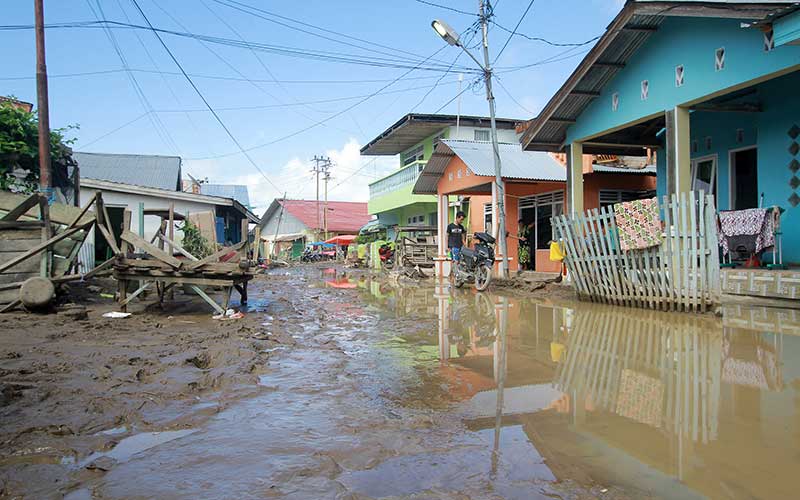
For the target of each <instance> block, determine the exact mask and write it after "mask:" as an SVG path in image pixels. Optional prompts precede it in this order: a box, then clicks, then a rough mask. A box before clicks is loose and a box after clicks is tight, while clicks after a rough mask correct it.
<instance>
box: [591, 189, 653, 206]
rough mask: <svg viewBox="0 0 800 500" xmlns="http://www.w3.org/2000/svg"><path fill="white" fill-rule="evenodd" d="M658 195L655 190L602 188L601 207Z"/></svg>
mask: <svg viewBox="0 0 800 500" xmlns="http://www.w3.org/2000/svg"><path fill="white" fill-rule="evenodd" d="M655 195H656V192H655V191H632V190H625V189H601V190H600V208H603V207H607V206H609V205H614V204H615V203H622V202H624V201H633V200H645V199H647V198H652V197H654V196H655Z"/></svg>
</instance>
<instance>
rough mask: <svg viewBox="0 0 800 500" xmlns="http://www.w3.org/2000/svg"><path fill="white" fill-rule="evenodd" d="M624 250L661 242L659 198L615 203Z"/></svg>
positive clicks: (621, 244) (647, 246) (620, 241)
mask: <svg viewBox="0 0 800 500" xmlns="http://www.w3.org/2000/svg"><path fill="white" fill-rule="evenodd" d="M614 218H615V219H616V221H617V228H618V229H619V246H620V248H621V249H622V250H638V249H642V248H650V247H653V246H656V245H660V244H661V216H660V215H659V214H658V199H656V198H650V199H646V200H634V201H626V202H625V203H617V204H616V205H614Z"/></svg>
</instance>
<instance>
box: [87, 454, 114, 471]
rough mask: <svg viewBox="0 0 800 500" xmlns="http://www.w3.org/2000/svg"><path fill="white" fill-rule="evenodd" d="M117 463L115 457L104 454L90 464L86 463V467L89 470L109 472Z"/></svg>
mask: <svg viewBox="0 0 800 500" xmlns="http://www.w3.org/2000/svg"><path fill="white" fill-rule="evenodd" d="M115 465H117V461H116V460H114V459H113V458H111V457H109V456H108V455H103V456H102V457H99V458H96V459H95V460H92V461H91V462H89V463H88V464H86V469H88V470H97V471H101V472H108V471H110V470H111V469H112V468H113V467H114V466H115Z"/></svg>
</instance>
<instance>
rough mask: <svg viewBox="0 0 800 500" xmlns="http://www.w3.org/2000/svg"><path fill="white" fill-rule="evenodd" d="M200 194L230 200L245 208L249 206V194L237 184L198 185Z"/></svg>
mask: <svg viewBox="0 0 800 500" xmlns="http://www.w3.org/2000/svg"><path fill="white" fill-rule="evenodd" d="M200 192H201V193H202V194H207V195H208V196H221V197H222V198H232V199H234V200H236V201H238V202H239V203H241V204H242V205H244V206H246V207H249V206H250V194H249V193H248V191H247V186H242V185H238V184H200Z"/></svg>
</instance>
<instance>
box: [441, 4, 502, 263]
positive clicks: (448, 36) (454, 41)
mask: <svg viewBox="0 0 800 500" xmlns="http://www.w3.org/2000/svg"><path fill="white" fill-rule="evenodd" d="M480 18H481V31H483V63H481V62H480V61H479V60H478V59H477V58H476V57H475V56H474V55H472V53H471V52H470V51H469V50H467V48H466V47H464V45H462V44H461V40H460V39H459V36H458V33H456V32H455V31H454V30H453V28H451V27H450V25H448V24H447V23H446V22H444V21H440V20H439V19H435V20H434V21H433V22H432V23H431V26H432V27H433V30H434V31H435V32H436V34H437V35H439V36H440V37H442V39H443V40H444V41H445V42H447V43H448V44H449V45H454V46H456V47H460V48H461V50H463V51H464V52H465V53H466V54H467V55H468V56H469V57H470V58H472V60H473V61H475V63H476V64H477V65H478V67H480V68H481V70H482V71H483V76H484V82H486V100H487V101H489V119H490V122H491V126H492V129H491V137H492V149H493V150H494V176H495V181H494V182H495V190H496V193H497V233H498V234H497V241H498V243H499V251H500V255H502V256H503V260H502V262H501V263H500V277H502V278H506V277H507V276H508V252H506V210H505V187H504V186H503V175H502V165H501V163H500V146H499V145H498V142H497V122H496V121H495V112H494V94H493V93H492V67H491V64H490V62H489V37H488V25H487V19H486V14H485V13H484V2H483V0H481V2H480Z"/></svg>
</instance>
